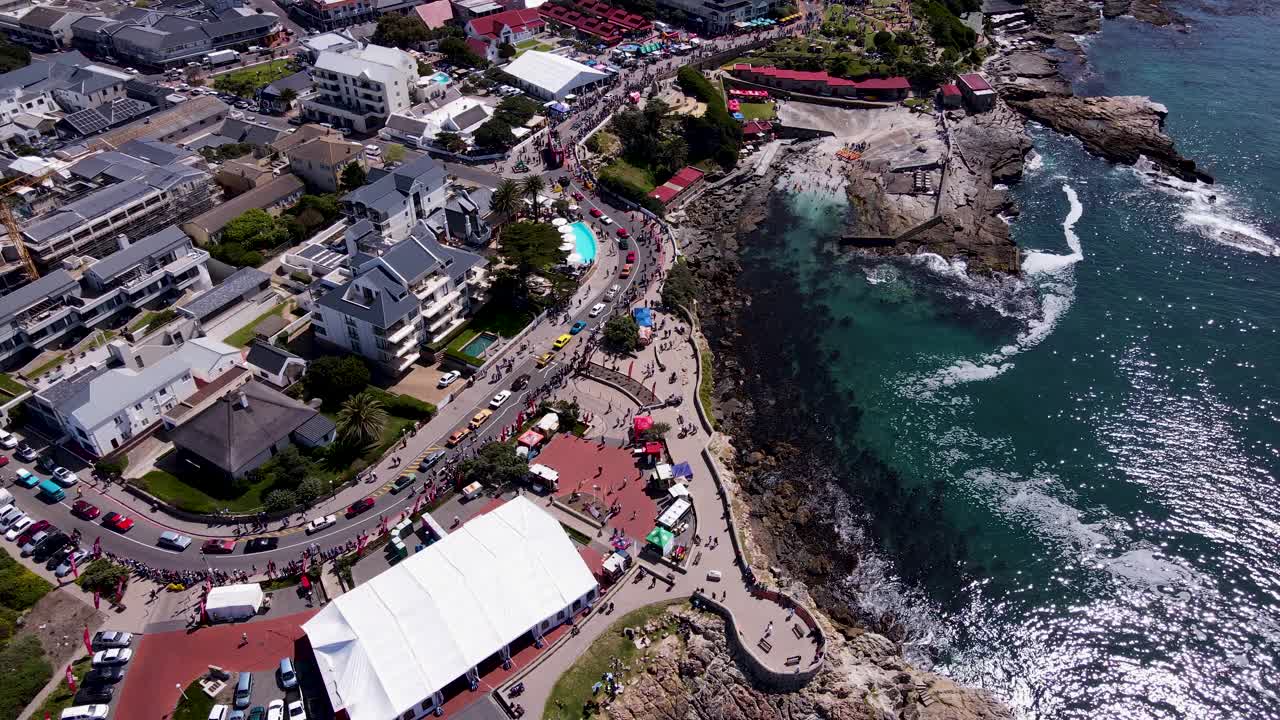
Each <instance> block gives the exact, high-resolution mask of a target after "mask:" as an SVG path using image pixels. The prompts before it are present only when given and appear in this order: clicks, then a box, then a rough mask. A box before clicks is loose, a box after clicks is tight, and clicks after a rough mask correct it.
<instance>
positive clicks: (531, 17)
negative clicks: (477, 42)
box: [471, 10, 545, 38]
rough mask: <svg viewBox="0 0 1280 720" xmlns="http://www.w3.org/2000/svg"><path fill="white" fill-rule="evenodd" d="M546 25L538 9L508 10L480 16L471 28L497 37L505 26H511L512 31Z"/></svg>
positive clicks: (522, 30)
mask: <svg viewBox="0 0 1280 720" xmlns="http://www.w3.org/2000/svg"><path fill="white" fill-rule="evenodd" d="M543 25H545V23H544V22H543V20H542V18H541V17H540V16H539V13H538V11H537V10H507V11H506V12H500V13H496V14H493V15H486V16H484V17H478V18H476V19H474V20H472V21H471V29H472V31H474V32H475V34H477V35H483V36H485V37H491V38H497V37H498V35H499V34H500V33H501V32H502V28H503V27H509V28H511V32H517V33H518V32H524V31H526V30H530V29H533V30H539V29H541V28H542V27H543Z"/></svg>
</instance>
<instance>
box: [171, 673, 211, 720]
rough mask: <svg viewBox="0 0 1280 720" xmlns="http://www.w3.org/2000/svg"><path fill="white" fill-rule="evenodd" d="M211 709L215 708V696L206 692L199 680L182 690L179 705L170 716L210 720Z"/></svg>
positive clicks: (179, 719)
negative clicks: (201, 687)
mask: <svg viewBox="0 0 1280 720" xmlns="http://www.w3.org/2000/svg"><path fill="white" fill-rule="evenodd" d="M210 710H213V698H211V697H209V696H208V695H205V694H204V690H202V689H200V683H199V682H193V683H191V684H190V685H188V686H187V689H186V690H183V691H182V697H180V698H179V699H178V707H176V708H174V710H173V714H172V715H170V716H169V717H171V718H172V719H173V720H209V711H210Z"/></svg>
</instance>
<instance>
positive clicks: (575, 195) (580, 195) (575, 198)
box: [573, 190, 585, 202]
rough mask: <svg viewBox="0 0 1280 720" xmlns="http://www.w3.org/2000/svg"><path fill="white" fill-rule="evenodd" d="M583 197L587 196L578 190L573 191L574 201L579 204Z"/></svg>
mask: <svg viewBox="0 0 1280 720" xmlns="http://www.w3.org/2000/svg"><path fill="white" fill-rule="evenodd" d="M583 197H585V196H584V195H583V194H582V193H580V192H578V191H577V190H574V191H573V199H574V200H577V201H578V202H582V198H583Z"/></svg>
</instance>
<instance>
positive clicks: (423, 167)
mask: <svg viewBox="0 0 1280 720" xmlns="http://www.w3.org/2000/svg"><path fill="white" fill-rule="evenodd" d="M368 179H369V182H368V183H367V184H365V185H363V186H361V187H358V188H356V189H355V190H352V191H351V192H349V193H347V194H346V195H345V196H343V198H342V203H343V205H344V206H346V205H363V206H366V207H369V208H373V209H376V210H379V211H380V212H383V213H391V212H395V211H396V210H397V209H399V208H400V207H402V206H403V205H404V204H405V202H407V201H408V200H409V197H410V195H411V194H412V193H413V190H414V188H415V187H417V188H420V189H421V191H422V192H424V193H426V192H431V191H432V190H438V189H440V188H442V187H444V185H445V183H446V182H447V179H446V176H445V172H444V168H443V167H441V166H440V164H439V163H437V162H436V161H435V160H432V159H431V157H430V156H429V155H423V156H422V157H420V158H417V159H416V160H414V161H412V162H409V163H406V164H404V165H401V166H400V167H398V168H396V169H394V170H391V171H387V170H381V169H374V170H371V171H369V178H368Z"/></svg>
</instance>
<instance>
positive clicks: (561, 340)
mask: <svg viewBox="0 0 1280 720" xmlns="http://www.w3.org/2000/svg"><path fill="white" fill-rule="evenodd" d="M572 339H573V336H572V335H570V334H569V333H565V334H564V335H561V336H560V337H558V338H556V341H555V342H553V343H551V347H553V348H555V349H556V350H559V349H560V348H562V347H564V346H565V345H568V344H569V341H570V340H572Z"/></svg>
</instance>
